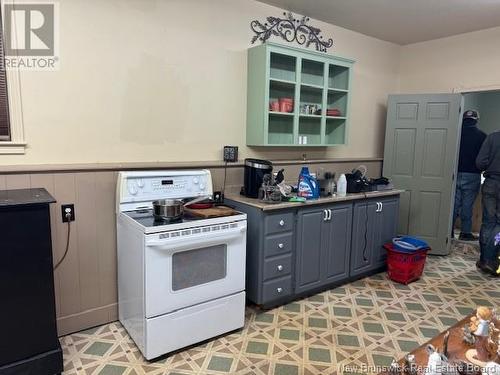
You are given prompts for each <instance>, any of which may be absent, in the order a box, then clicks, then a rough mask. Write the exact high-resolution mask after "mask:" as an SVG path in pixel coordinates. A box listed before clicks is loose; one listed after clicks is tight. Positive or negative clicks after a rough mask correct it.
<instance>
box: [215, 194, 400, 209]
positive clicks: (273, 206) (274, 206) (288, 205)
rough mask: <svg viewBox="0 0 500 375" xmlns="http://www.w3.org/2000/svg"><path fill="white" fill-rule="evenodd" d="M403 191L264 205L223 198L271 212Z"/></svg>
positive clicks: (236, 197) (239, 197) (235, 196)
mask: <svg viewBox="0 0 500 375" xmlns="http://www.w3.org/2000/svg"><path fill="white" fill-rule="evenodd" d="M403 192H404V190H398V189H393V190H386V191H371V192H367V193H355V194H347V195H346V196H345V197H337V196H335V197H327V198H319V199H314V200H313V199H311V200H307V201H306V202H304V203H301V202H281V203H264V202H262V201H260V200H259V199H255V198H247V197H245V196H243V195H240V194H238V193H226V195H225V198H227V199H230V200H233V201H236V202H239V203H243V204H246V205H249V206H252V207H256V208H260V209H261V210H263V211H273V210H282V209H285V208H298V207H304V206H314V205H318V204H326V203H336V202H346V201H353V200H359V199H366V198H368V199H369V198H378V197H387V196H391V195H399V194H401V193H403Z"/></svg>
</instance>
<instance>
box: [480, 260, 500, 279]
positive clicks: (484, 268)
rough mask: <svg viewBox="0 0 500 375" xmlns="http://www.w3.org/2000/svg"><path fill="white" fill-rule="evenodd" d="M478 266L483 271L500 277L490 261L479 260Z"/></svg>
mask: <svg viewBox="0 0 500 375" xmlns="http://www.w3.org/2000/svg"><path fill="white" fill-rule="evenodd" d="M476 267H477V268H479V270H480V271H481V272H484V273H487V274H488V275H491V276H495V277H499V276H500V275H499V274H498V273H497V269H496V267H493V266H491V265H490V264H488V263H485V262H481V261H480V260H478V261H477V262H476Z"/></svg>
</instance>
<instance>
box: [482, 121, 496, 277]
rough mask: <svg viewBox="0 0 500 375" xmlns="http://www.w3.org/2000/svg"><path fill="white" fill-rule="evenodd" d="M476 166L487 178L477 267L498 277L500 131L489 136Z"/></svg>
mask: <svg viewBox="0 0 500 375" xmlns="http://www.w3.org/2000/svg"><path fill="white" fill-rule="evenodd" d="M476 166H477V167H478V168H479V169H480V170H482V171H484V177H485V180H484V184H483V188H482V195H483V198H482V204H483V223H482V224H481V233H480V237H479V244H480V246H481V256H480V258H479V261H478V262H477V266H478V268H480V269H481V270H482V271H484V272H487V273H490V274H492V275H495V276H498V274H497V273H496V269H497V266H498V258H497V257H498V254H497V248H496V246H495V236H496V234H497V233H498V232H500V130H497V131H495V132H493V133H491V134H490V135H488V137H487V138H486V140H485V141H484V143H483V146H482V147H481V150H480V151H479V154H478V155H477V159H476Z"/></svg>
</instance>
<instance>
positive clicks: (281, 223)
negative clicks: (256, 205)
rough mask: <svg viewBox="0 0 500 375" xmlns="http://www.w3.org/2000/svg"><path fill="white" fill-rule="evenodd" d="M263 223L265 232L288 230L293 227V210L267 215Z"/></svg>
mask: <svg viewBox="0 0 500 375" xmlns="http://www.w3.org/2000/svg"><path fill="white" fill-rule="evenodd" d="M264 225H265V231H266V234H269V233H279V232H288V231H290V230H292V229H293V212H284V213H278V214H272V215H267V216H266V218H265V220H264Z"/></svg>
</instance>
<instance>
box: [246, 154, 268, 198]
mask: <svg viewBox="0 0 500 375" xmlns="http://www.w3.org/2000/svg"><path fill="white" fill-rule="evenodd" d="M272 171H273V164H272V163H271V162H270V161H268V160H261V159H245V177H244V186H243V189H242V194H243V195H245V196H246V197H249V198H258V196H259V189H260V187H261V186H262V181H263V178H264V175H266V174H271V173H272Z"/></svg>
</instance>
